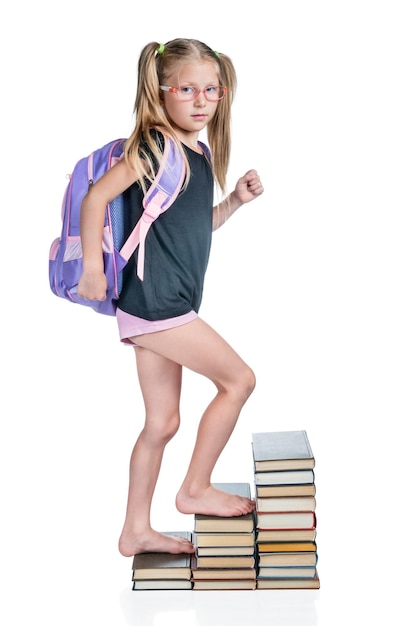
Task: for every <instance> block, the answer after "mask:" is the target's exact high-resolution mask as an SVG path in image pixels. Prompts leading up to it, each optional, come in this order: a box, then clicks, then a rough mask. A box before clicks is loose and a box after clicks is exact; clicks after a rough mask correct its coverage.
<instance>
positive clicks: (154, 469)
mask: <svg viewBox="0 0 417 626" xmlns="http://www.w3.org/2000/svg"><path fill="white" fill-rule="evenodd" d="M135 353H136V363H137V371H138V378H139V383H140V386H141V390H142V395H143V399H144V404H145V412H146V418H145V425H144V428H143V430H142V432H141V434H140V435H139V438H138V440H137V442H136V444H135V446H134V448H133V452H132V456H131V460H130V472H129V492H128V500H127V509H126V519H125V523H124V526H123V530H122V533H121V536H120V539H119V550H120V552H121V554H123V555H124V556H133V555H134V554H137V553H139V552H173V553H180V552H193V551H194V548H193V545H192V543H190V542H188V541H186V540H184V539H180V538H173V537H168V536H167V535H162V534H160V533H157V532H156V531H154V530H153V529H152V528H151V523H150V509H151V502H152V496H153V493H154V489H155V485H156V481H157V478H158V475H159V470H160V467H161V461H162V455H163V452H164V449H165V446H166V444H167V443H168V441H169V440H170V439H171V438H172V437H173V436H174V435H175V433H176V432H177V429H178V426H179V422H180V415H179V398H180V391H181V375H182V368H181V366H180V365H178V364H177V363H174V362H172V361H169V360H168V359H166V358H165V357H163V356H160V355H158V354H155V353H154V352H150V351H149V350H146V349H143V348H135Z"/></svg>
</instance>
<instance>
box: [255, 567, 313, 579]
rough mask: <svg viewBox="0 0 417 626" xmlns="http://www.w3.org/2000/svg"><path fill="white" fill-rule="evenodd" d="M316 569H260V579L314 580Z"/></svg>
mask: <svg viewBox="0 0 417 626" xmlns="http://www.w3.org/2000/svg"><path fill="white" fill-rule="evenodd" d="M315 575H316V568H315V567H260V568H259V571H258V578H314V577H315Z"/></svg>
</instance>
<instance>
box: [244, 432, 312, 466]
mask: <svg viewBox="0 0 417 626" xmlns="http://www.w3.org/2000/svg"><path fill="white" fill-rule="evenodd" d="M252 452H253V458H254V464H255V471H256V472H264V471H267V472H268V471H274V470H302V469H312V468H313V467H314V465H315V459H314V456H313V451H312V449H311V446H310V442H309V440H308V437H307V433H306V431H305V430H288V431H277V432H265V433H253V434H252Z"/></svg>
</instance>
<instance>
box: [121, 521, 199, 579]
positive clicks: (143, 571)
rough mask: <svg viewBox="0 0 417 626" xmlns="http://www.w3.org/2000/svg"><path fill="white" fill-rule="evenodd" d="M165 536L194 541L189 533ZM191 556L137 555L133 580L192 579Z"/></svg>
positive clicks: (133, 565) (180, 532)
mask: <svg viewBox="0 0 417 626" xmlns="http://www.w3.org/2000/svg"><path fill="white" fill-rule="evenodd" d="M164 534H165V535H174V536H177V537H184V538H185V539H188V540H189V541H192V533H191V532H189V531H178V532H166V533H164ZM191 556H192V555H191V554H185V553H184V554H168V553H166V552H142V553H140V554H135V556H134V557H133V564H132V579H133V580H140V579H141V580H154V579H160V580H165V581H166V580H172V579H177V580H178V579H183V580H184V579H185V580H189V579H190V578H191Z"/></svg>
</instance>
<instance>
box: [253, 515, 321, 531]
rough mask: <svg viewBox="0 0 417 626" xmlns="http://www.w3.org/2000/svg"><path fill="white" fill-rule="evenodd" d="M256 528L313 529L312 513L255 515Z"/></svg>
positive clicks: (314, 518) (314, 524)
mask: <svg viewBox="0 0 417 626" xmlns="http://www.w3.org/2000/svg"><path fill="white" fill-rule="evenodd" d="M256 526H257V528H261V529H267V528H270V529H275V528H277V529H278V528H315V527H316V515H315V513H314V511H288V512H286V513H261V512H259V511H258V512H257V514H256Z"/></svg>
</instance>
